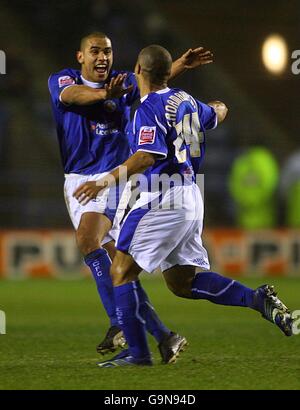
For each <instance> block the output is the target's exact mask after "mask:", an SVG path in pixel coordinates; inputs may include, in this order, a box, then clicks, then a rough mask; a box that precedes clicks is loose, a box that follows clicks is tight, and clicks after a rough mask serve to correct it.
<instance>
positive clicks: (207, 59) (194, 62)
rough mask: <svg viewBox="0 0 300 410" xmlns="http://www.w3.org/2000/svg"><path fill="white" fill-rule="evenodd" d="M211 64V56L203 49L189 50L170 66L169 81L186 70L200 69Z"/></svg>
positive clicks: (209, 52) (210, 53)
mask: <svg viewBox="0 0 300 410" xmlns="http://www.w3.org/2000/svg"><path fill="white" fill-rule="evenodd" d="M212 62H213V54H212V52H211V51H210V50H206V49H205V48H204V47H197V48H194V49H192V48H190V49H189V50H188V51H186V52H185V53H184V54H182V56H181V57H179V58H178V59H177V60H175V61H174V62H173V64H172V69H171V75H170V80H171V79H173V78H175V77H177V76H178V75H179V74H182V73H183V72H185V71H186V70H188V69H191V68H196V67H200V66H202V65H205V64H210V63H212Z"/></svg>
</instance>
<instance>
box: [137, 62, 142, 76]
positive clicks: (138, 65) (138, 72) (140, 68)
mask: <svg viewBox="0 0 300 410" xmlns="http://www.w3.org/2000/svg"><path fill="white" fill-rule="evenodd" d="M141 71H142V67H141V65H140V64H139V63H137V64H136V73H137V74H141Z"/></svg>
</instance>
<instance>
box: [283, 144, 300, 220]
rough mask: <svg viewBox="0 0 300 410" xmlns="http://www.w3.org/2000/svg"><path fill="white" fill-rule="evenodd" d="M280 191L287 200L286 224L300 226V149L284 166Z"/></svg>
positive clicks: (285, 207)
mask: <svg viewBox="0 0 300 410" xmlns="http://www.w3.org/2000/svg"><path fill="white" fill-rule="evenodd" d="M280 193H281V196H282V198H283V199H284V202H285V204H284V210H285V218H284V222H285V224H286V226H288V227H289V228H300V151H298V152H295V153H294V154H292V155H291V156H290V157H289V158H288V159H287V161H286V163H285V164H284V166H283V168H282V172H281V176H280Z"/></svg>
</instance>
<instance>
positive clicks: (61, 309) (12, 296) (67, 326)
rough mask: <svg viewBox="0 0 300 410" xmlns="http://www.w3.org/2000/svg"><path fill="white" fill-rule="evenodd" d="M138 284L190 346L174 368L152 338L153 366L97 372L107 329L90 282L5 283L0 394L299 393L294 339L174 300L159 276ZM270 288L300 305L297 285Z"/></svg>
mask: <svg viewBox="0 0 300 410" xmlns="http://www.w3.org/2000/svg"><path fill="white" fill-rule="evenodd" d="M142 281H143V283H144V286H145V288H146V289H147V291H148V293H149V296H150V298H151V300H152V302H153V304H154V305H155V307H156V309H157V311H158V312H159V314H160V316H161V318H162V319H163V320H164V322H165V323H166V324H167V325H168V326H169V327H170V328H171V329H173V330H176V331H178V332H180V333H181V334H183V335H185V336H186V337H187V339H188V341H189V346H188V348H187V350H186V351H185V352H184V353H183V354H182V355H181V356H180V358H179V360H178V361H177V363H176V364H173V365H162V364H160V357H159V353H158V350H157V347H156V343H155V342H154V341H153V339H152V337H150V336H149V341H150V344H151V349H152V352H153V355H154V362H155V366H153V367H152V368H136V367H132V368H115V369H100V368H98V367H97V366H96V363H97V361H99V359H101V357H100V356H99V355H98V354H97V353H96V351H95V346H96V345H97V344H98V342H99V341H100V339H101V338H102V337H103V335H104V332H105V331H106V330H107V326H108V325H107V319H106V317H105V314H104V311H103V309H102V307H101V306H100V303H99V301H98V297H97V292H96V288H95V285H94V283H93V282H92V281H91V280H87V279H85V280H77V281H58V280H26V281H21V282H12V281H6V280H2V281H0V309H1V310H4V311H5V312H6V319H7V334H6V335H1V336H0V389H2V390H3V389H10V390H11V389H13V390H14V389H100V390H106V389H117V390H118V389H119V390H120V389H124V390H140V389H155V390H159V389H176V390H189V389H196V390H201V389H299V388H300V349H299V348H300V335H299V336H293V337H291V338H287V337H285V336H284V335H283V334H282V333H281V332H280V331H279V329H277V328H276V327H275V326H274V325H272V324H271V323H269V322H267V321H265V320H263V319H262V318H260V316H259V314H257V313H256V312H254V311H250V310H248V309H243V308H234V307H223V306H217V305H213V304H211V303H209V302H206V301H190V300H184V299H179V298H177V297H176V296H174V295H172V294H171V293H170V292H169V291H168V290H167V288H166V286H165V284H164V283H163V280H162V278H161V277H157V278H143V279H142ZM243 282H245V283H246V284H247V285H248V286H251V287H257V286H258V285H259V284H263V283H265V282H266V280H265V279H262V280H257V279H247V280H243ZM267 282H269V283H273V284H275V285H276V287H277V289H278V290H279V296H280V297H282V299H283V300H284V301H285V302H286V303H287V304H288V305H289V306H290V307H291V309H293V310H294V309H297V308H300V297H299V295H300V279H296V278H294V279H276V280H275V279H274V280H273V279H270V280H268V281H267ZM108 357H110V356H108Z"/></svg>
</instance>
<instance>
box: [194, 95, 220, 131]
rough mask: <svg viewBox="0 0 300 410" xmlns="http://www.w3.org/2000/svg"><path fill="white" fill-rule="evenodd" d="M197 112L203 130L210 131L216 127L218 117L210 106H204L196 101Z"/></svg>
mask: <svg viewBox="0 0 300 410" xmlns="http://www.w3.org/2000/svg"><path fill="white" fill-rule="evenodd" d="M197 105H198V112H199V117H200V121H201V124H202V127H204V130H211V129H214V128H216V126H217V125H218V117H217V114H216V111H215V110H214V109H213V107H211V106H210V105H207V104H204V103H202V102H201V101H198V100H197Z"/></svg>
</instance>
